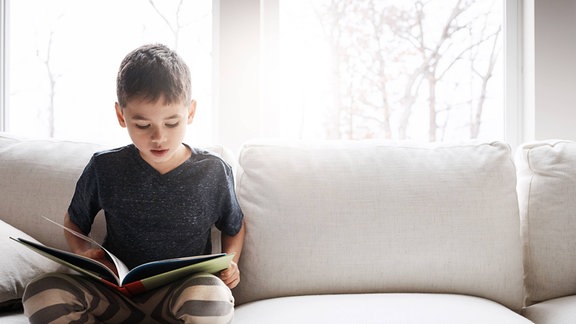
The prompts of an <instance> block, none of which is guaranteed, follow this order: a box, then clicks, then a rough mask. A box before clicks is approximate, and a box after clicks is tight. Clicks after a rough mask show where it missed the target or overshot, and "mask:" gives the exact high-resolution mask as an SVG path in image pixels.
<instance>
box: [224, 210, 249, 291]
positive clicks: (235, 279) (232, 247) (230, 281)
mask: <svg viewBox="0 0 576 324" xmlns="http://www.w3.org/2000/svg"><path fill="white" fill-rule="evenodd" d="M245 233H246V230H245V229H244V221H242V227H241V228H240V231H239V232H238V233H236V235H234V236H229V235H226V234H224V233H222V234H221V241H222V252H225V253H234V259H233V260H232V263H231V264H230V268H228V269H226V270H224V271H222V272H221V273H220V279H222V281H224V283H225V284H226V285H227V286H228V287H229V288H230V289H232V288H234V287H236V286H237V285H238V283H239V282H240V269H238V261H239V260H240V254H241V253H242V247H243V245H244V235H245Z"/></svg>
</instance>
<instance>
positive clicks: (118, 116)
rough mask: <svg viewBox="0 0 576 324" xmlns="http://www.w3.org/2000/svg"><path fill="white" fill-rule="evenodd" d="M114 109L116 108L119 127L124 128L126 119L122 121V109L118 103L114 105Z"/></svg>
mask: <svg viewBox="0 0 576 324" xmlns="http://www.w3.org/2000/svg"><path fill="white" fill-rule="evenodd" d="M114 108H116V118H118V123H119V124H120V126H122V127H124V128H126V119H124V114H123V113H122V108H121V107H120V104H119V103H116V104H114Z"/></svg>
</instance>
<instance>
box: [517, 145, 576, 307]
mask: <svg viewBox="0 0 576 324" xmlns="http://www.w3.org/2000/svg"><path fill="white" fill-rule="evenodd" d="M516 165H517V167H518V196H519V197H518V199H519V206H520V215H521V220H522V235H523V242H524V262H525V269H526V304H527V305H531V304H534V303H536V302H539V301H544V300H547V299H551V298H557V297H561V296H566V295H574V294H576V143H575V142H572V141H559V140H549V141H541V142H535V143H529V144H525V145H523V146H522V147H520V148H519V149H518V150H517V152H516Z"/></svg>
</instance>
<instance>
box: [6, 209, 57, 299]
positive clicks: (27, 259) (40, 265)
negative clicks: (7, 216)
mask: <svg viewBox="0 0 576 324" xmlns="http://www.w3.org/2000/svg"><path fill="white" fill-rule="evenodd" d="M10 237H14V238H17V237H22V238H25V239H28V240H32V241H35V240H34V238H32V237H30V236H29V235H27V234H26V233H23V232H22V231H20V230H18V229H16V228H14V227H13V226H10V225H9V224H6V223H5V222H3V221H1V220H0V256H2V260H3V262H2V267H0V304H3V303H8V302H9V301H12V300H18V299H20V298H21V297H22V293H23V292H24V288H26V285H27V284H28V282H29V281H30V280H32V279H34V278H35V277H37V276H38V275H40V274H42V273H45V272H46V271H50V272H53V271H59V270H61V267H60V266H59V265H58V264H57V263H55V262H53V261H51V260H49V259H47V258H45V257H43V256H41V255H39V254H37V253H35V252H33V251H30V250H29V249H28V248H26V247H25V246H23V245H20V244H19V243H17V242H14V241H12V240H11V239H10Z"/></svg>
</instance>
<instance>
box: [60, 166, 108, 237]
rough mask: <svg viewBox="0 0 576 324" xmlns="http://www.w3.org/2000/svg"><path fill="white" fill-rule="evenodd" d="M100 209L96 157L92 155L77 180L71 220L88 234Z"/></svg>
mask: <svg viewBox="0 0 576 324" xmlns="http://www.w3.org/2000/svg"><path fill="white" fill-rule="evenodd" d="M100 209H101V206H100V198H99V194H98V178H97V172H96V166H95V158H94V157H92V159H90V162H88V164H87V165H86V167H85V168H84V171H83V172H82V175H80V178H79V179H78V181H77V182H76V190H75V191H74V196H72V201H71V202H70V206H69V207H68V215H69V216H70V220H71V221H72V222H73V223H74V224H76V225H77V226H78V227H79V228H80V229H81V230H82V232H83V233H84V234H88V233H90V230H91V228H92V223H93V222H94V218H95V217H96V214H98V212H99V211H100Z"/></svg>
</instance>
